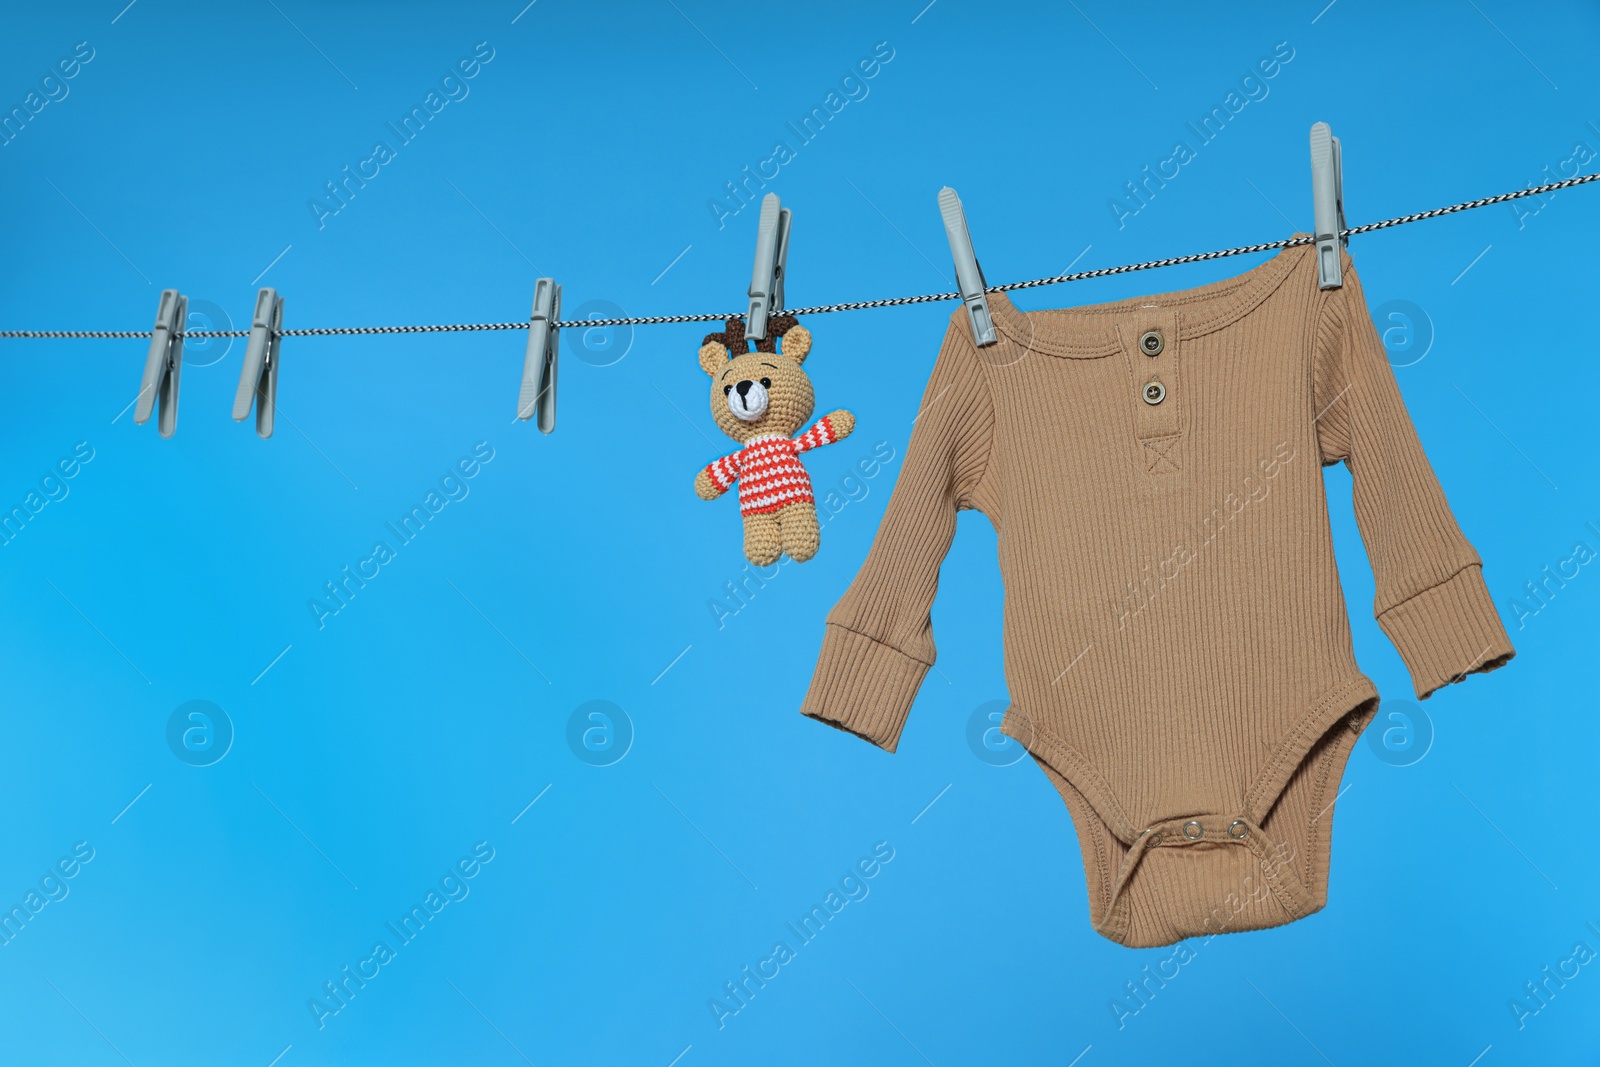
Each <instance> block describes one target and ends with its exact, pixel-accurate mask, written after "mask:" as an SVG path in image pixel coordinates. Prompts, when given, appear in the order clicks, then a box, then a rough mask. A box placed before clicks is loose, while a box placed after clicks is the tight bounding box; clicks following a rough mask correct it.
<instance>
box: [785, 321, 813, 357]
mask: <svg viewBox="0 0 1600 1067" xmlns="http://www.w3.org/2000/svg"><path fill="white" fill-rule="evenodd" d="M810 353H811V331H810V330H808V329H806V328H805V327H804V326H801V325H800V324H799V323H796V324H795V325H793V326H791V327H789V329H788V331H787V332H786V333H784V335H783V352H782V355H784V356H787V357H788V358H789V359H792V360H794V361H795V362H796V363H804V362H805V361H806V356H807V355H809V354H810Z"/></svg>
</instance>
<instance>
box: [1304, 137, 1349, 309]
mask: <svg viewBox="0 0 1600 1067" xmlns="http://www.w3.org/2000/svg"><path fill="white" fill-rule="evenodd" d="M1311 196H1312V201H1313V203H1314V206H1315V209H1316V218H1315V221H1316V239H1317V287H1318V288H1320V289H1338V288H1339V287H1340V286H1342V285H1343V284H1344V270H1343V268H1342V267H1341V266H1340V263H1339V252H1340V250H1341V249H1343V248H1344V246H1345V244H1346V243H1347V242H1348V239H1347V238H1344V237H1341V236H1339V231H1340V230H1343V229H1344V228H1345V225H1344V167H1343V164H1342V160H1341V158H1340V152H1339V138H1337V137H1335V136H1334V135H1333V131H1332V130H1330V129H1329V128H1328V124H1327V123H1326V122H1319V123H1317V124H1316V125H1314V126H1312V127H1311Z"/></svg>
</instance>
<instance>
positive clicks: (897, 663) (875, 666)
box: [800, 624, 928, 752]
mask: <svg viewBox="0 0 1600 1067" xmlns="http://www.w3.org/2000/svg"><path fill="white" fill-rule="evenodd" d="M927 673H928V664H926V663H923V662H921V661H920V660H915V659H912V658H911V657H910V656H908V655H906V654H905V653H903V652H901V651H899V650H898V649H894V648H891V647H889V646H888V645H886V644H883V643H882V642H881V641H875V640H873V639H872V638H870V637H868V636H866V635H865V634H858V633H856V632H855V631H854V630H849V629H846V628H845V627H843V626H835V625H831V624H830V625H829V626H828V627H827V631H826V634H825V636H824V637H823V639H822V654H821V655H820V656H819V657H818V659H817V670H816V673H815V674H814V675H813V676H812V678H811V690H810V692H808V693H807V694H806V699H805V703H804V704H802V705H801V706H800V714H802V715H809V716H810V717H811V718H813V719H820V720H821V721H823V722H825V723H827V724H828V725H829V726H836V727H838V728H839V729H841V730H848V731H850V732H851V733H853V734H856V735H857V736H859V737H864V738H866V739H867V740H868V741H871V742H872V743H873V744H875V745H877V746H878V747H879V748H883V749H886V750H888V751H890V752H893V751H894V750H895V746H896V745H897V744H899V742H900V731H901V729H902V728H903V727H904V726H905V724H906V716H907V715H908V714H910V712H911V702H912V701H913V700H915V699H916V696H917V690H918V689H919V688H921V686H922V678H923V675H925V674H927Z"/></svg>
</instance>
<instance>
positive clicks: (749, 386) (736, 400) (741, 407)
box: [726, 378, 770, 422]
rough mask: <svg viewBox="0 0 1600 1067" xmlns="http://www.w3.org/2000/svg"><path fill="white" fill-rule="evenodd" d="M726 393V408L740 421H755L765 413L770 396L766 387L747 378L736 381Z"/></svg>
mask: <svg viewBox="0 0 1600 1067" xmlns="http://www.w3.org/2000/svg"><path fill="white" fill-rule="evenodd" d="M726 392H727V394H728V410H729V411H731V412H733V417H734V418H736V419H738V420H739V421H740V422H755V421H757V420H758V419H760V418H761V416H763V415H765V414H766V413H767V404H768V403H769V401H770V396H769V394H768V393H767V387H766V386H765V385H763V384H762V383H761V382H758V381H753V380H751V379H749V378H746V379H744V380H743V381H741V382H738V383H736V384H735V385H734V386H733V387H732V388H731V389H728V390H726Z"/></svg>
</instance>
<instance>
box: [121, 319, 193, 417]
mask: <svg viewBox="0 0 1600 1067" xmlns="http://www.w3.org/2000/svg"><path fill="white" fill-rule="evenodd" d="M188 318H189V300H188V298H187V297H185V296H184V295H183V294H182V293H180V292H178V290H176V289H163V290H162V291H161V303H159V304H157V305H156V324H155V326H154V327H153V328H152V329H151V331H150V354H149V355H148V356H146V357H145V361H144V378H143V379H142V380H141V381H140V383H139V399H138V403H137V405H136V406H135V408H134V411H133V421H134V422H136V423H138V424H139V425H141V426H142V425H144V424H145V423H147V422H149V421H150V412H151V410H152V409H153V408H154V407H155V406H156V402H157V401H158V400H159V401H160V403H161V414H160V416H159V417H158V418H157V419H156V429H157V430H159V431H160V432H161V436H162V437H171V436H172V434H173V432H174V431H175V430H177V428H178V374H179V372H180V371H182V370H183V325H184V323H185V322H187V321H188Z"/></svg>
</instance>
